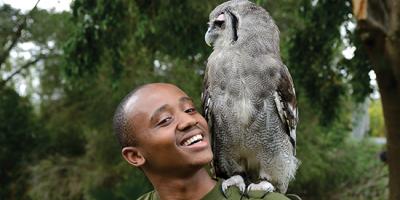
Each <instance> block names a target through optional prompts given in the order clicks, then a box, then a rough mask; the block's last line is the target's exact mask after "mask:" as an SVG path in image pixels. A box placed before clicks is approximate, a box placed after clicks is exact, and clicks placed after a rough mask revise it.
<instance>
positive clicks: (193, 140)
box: [181, 134, 203, 146]
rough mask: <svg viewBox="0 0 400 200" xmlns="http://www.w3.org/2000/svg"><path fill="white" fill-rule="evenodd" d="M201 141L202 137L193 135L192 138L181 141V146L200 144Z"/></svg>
mask: <svg viewBox="0 0 400 200" xmlns="http://www.w3.org/2000/svg"><path fill="white" fill-rule="evenodd" d="M201 141H203V136H202V135H201V134H197V135H194V136H192V137H190V138H187V139H185V140H183V141H182V142H181V145H183V146H190V145H193V144H196V143H198V142H201Z"/></svg>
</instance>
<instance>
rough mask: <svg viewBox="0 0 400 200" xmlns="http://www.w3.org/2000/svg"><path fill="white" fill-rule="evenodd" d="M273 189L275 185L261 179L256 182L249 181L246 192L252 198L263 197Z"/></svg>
mask: <svg viewBox="0 0 400 200" xmlns="http://www.w3.org/2000/svg"><path fill="white" fill-rule="evenodd" d="M274 190H275V187H274V186H273V185H272V184H271V183H270V182H268V181H261V182H259V183H257V184H256V183H251V184H250V185H249V186H248V187H247V194H248V195H249V196H250V197H253V198H263V197H264V196H265V195H266V194H268V193H270V192H273V191H274ZM260 192H261V193H260Z"/></svg>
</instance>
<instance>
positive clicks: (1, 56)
mask: <svg viewBox="0 0 400 200" xmlns="http://www.w3.org/2000/svg"><path fill="white" fill-rule="evenodd" d="M39 2H40V0H38V1H37V2H36V4H35V6H34V7H33V8H32V9H31V10H30V11H29V12H28V13H27V14H26V15H25V16H24V18H23V20H22V22H21V23H20V24H19V25H18V27H17V30H16V31H15V32H14V34H13V37H12V39H11V43H10V45H9V46H8V47H6V48H5V50H4V52H2V53H1V54H0V69H1V66H2V65H3V63H4V62H5V60H6V59H7V58H8V57H9V55H10V52H11V50H12V49H13V48H14V47H15V45H16V44H17V42H18V40H19V39H20V38H21V35H22V30H24V29H25V27H26V21H27V19H28V17H29V16H30V15H31V14H32V12H33V11H34V10H36V8H37V5H38V4H39Z"/></svg>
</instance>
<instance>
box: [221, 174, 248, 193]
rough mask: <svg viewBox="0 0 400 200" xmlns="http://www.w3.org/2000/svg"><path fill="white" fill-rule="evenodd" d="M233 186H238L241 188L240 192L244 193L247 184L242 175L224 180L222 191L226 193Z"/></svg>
mask: <svg viewBox="0 0 400 200" xmlns="http://www.w3.org/2000/svg"><path fill="white" fill-rule="evenodd" d="M231 186H236V187H237V188H239V190H240V192H241V193H242V194H243V193H244V190H245V189H246V184H245V183H244V180H243V178H242V177H241V176H240V175H235V176H232V177H230V178H228V179H226V180H224V181H222V191H223V192H224V194H225V191H226V189H228V187H231Z"/></svg>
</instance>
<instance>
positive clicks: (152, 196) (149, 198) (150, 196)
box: [137, 190, 158, 200]
mask: <svg viewBox="0 0 400 200" xmlns="http://www.w3.org/2000/svg"><path fill="white" fill-rule="evenodd" d="M137 200H158V197H157V195H156V192H155V191H154V190H153V191H150V192H148V193H146V194H144V195H142V196H140V197H139V198H138V199H137Z"/></svg>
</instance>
